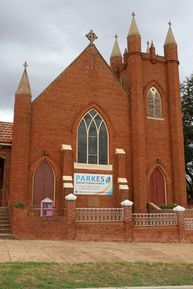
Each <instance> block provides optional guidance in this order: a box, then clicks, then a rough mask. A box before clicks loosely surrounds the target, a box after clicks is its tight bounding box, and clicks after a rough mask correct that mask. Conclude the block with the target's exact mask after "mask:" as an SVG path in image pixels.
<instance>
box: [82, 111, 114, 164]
mask: <svg viewBox="0 0 193 289" xmlns="http://www.w3.org/2000/svg"><path fill="white" fill-rule="evenodd" d="M78 163H87V164H103V165H105V164H108V132H107V127H106V125H105V122H104V120H103V119H102V118H101V116H100V115H99V114H98V113H97V112H96V110H94V109H92V110H90V111H89V112H88V113H86V114H85V115H84V117H83V118H82V120H81V122H80V124H79V127H78Z"/></svg>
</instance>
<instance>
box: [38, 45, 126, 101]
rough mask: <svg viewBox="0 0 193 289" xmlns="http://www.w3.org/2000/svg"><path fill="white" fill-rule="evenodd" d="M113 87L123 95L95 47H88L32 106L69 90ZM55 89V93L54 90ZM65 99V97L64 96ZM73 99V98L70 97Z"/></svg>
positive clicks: (121, 89) (117, 82)
mask: <svg viewBox="0 0 193 289" xmlns="http://www.w3.org/2000/svg"><path fill="white" fill-rule="evenodd" d="M107 85H108V86H110V87H111V86H112V85H113V86H114V87H116V89H119V90H120V91H121V93H122V94H123V93H124V89H123V87H122V86H121V84H120V83H119V81H118V79H117V78H116V77H115V75H114V74H113V72H112V71H111V69H110V67H109V65H108V64H107V63H106V61H105V60H104V58H103V57H102V56H101V54H100V53H99V51H98V49H97V48H96V47H95V45H91V44H90V45H88V46H87V47H86V49H85V50H84V51H83V52H82V53H81V54H80V55H79V56H78V57H77V58H76V59H75V60H74V61H73V62H72V63H71V64H70V65H69V66H68V67H67V68H66V69H65V70H64V71H63V72H62V73H61V74H60V75H59V76H58V77H57V78H56V79H55V80H54V81H53V82H52V83H51V84H50V85H49V86H48V87H47V88H46V89H45V90H44V91H43V92H42V93H41V94H40V95H39V96H38V97H37V98H36V99H35V100H34V104H35V103H36V102H38V101H39V99H41V98H45V97H46V98H49V96H50V93H51V92H52V93H53V90H54V93H53V95H52V96H50V97H54V95H56V94H59V93H60V94H64V92H65V91H66V92H69V90H71V91H72V90H73V89H74V88H76V89H81V88H82V87H83V88H85V87H86V88H87V91H88V92H89V91H91V90H92V89H93V88H95V89H96V88H97V86H98V88H103V87H106V86H107ZM56 88H57V91H55V89H56ZM66 97H67V96H66ZM72 97H73V96H72Z"/></svg>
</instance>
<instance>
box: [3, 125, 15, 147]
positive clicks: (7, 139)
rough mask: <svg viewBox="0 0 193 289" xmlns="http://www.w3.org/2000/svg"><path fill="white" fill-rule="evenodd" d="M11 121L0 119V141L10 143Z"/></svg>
mask: <svg viewBox="0 0 193 289" xmlns="http://www.w3.org/2000/svg"><path fill="white" fill-rule="evenodd" d="M12 132H13V123H11V122H2V121H0V143H8V144H11V143H12Z"/></svg>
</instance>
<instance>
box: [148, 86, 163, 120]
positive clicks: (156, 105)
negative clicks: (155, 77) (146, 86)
mask: <svg viewBox="0 0 193 289" xmlns="http://www.w3.org/2000/svg"><path fill="white" fill-rule="evenodd" d="M147 116H149V117H153V118H162V103H161V97H160V94H159V92H158V91H157V89H156V88H155V87H152V88H150V90H149V91H148V94H147Z"/></svg>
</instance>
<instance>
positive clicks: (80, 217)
mask: <svg viewBox="0 0 193 289" xmlns="http://www.w3.org/2000/svg"><path fill="white" fill-rule="evenodd" d="M123 220H124V210H123V209H122V208H100V209H98V208H78V209H76V221H77V222H118V221H123Z"/></svg>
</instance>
